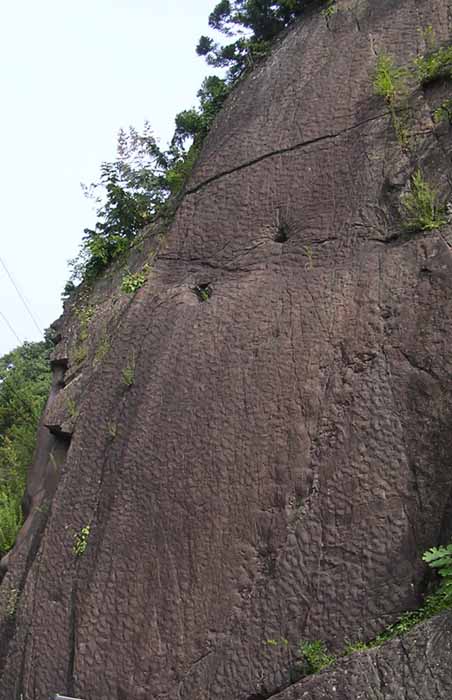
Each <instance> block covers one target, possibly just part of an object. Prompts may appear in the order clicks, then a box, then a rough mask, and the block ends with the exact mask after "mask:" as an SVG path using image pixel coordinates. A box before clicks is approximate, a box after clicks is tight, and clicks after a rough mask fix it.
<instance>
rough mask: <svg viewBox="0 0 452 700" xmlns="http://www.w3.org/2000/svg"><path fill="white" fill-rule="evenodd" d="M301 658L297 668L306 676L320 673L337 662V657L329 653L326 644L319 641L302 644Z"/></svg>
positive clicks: (300, 649) (303, 642)
mask: <svg viewBox="0 0 452 700" xmlns="http://www.w3.org/2000/svg"><path fill="white" fill-rule="evenodd" d="M299 657H300V661H299V662H298V663H297V667H298V668H299V670H300V671H302V672H303V675H306V676H308V675H310V674H312V673H318V672H319V671H322V669H324V668H327V667H328V666H331V664H334V662H335V661H336V657H335V656H333V655H332V654H329V653H328V650H327V648H326V645H325V643H324V642H322V641H321V640H319V639H316V640H315V641H312V642H307V641H302V642H300V644H299Z"/></svg>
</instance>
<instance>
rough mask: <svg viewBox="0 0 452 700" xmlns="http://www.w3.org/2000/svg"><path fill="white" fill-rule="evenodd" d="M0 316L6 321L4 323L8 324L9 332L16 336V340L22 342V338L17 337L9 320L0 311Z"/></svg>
mask: <svg viewBox="0 0 452 700" xmlns="http://www.w3.org/2000/svg"><path fill="white" fill-rule="evenodd" d="M0 316H1V317H2V319H3V320H4V322H5V323H6V325H7V326H8V328H9V330H10V331H11V333H12V334H13V335H15V336H16V338H17V340H18V341H19V343H22V340H21V339H20V338H19V336H18V335H17V333H16V331H15V330H14V328H13V327H12V325H11V324H10V322H9V321H8V319H7V318H6V316H5V314H3V313H2V312H1V311H0Z"/></svg>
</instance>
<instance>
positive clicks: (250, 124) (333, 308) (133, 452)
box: [0, 0, 452, 700]
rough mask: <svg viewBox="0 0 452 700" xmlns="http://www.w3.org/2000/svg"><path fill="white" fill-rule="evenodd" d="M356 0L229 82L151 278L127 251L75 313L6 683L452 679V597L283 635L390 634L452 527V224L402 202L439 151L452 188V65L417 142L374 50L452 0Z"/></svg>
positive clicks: (420, 43)
mask: <svg viewBox="0 0 452 700" xmlns="http://www.w3.org/2000/svg"><path fill="white" fill-rule="evenodd" d="M337 6H338V11H337V12H336V14H335V15H334V16H331V17H330V18H329V19H328V21H327V20H326V18H325V17H323V16H322V15H321V14H320V11H319V7H318V6H316V3H314V4H313V5H312V7H311V9H310V10H309V11H308V12H307V14H306V16H305V17H304V18H303V20H302V21H301V22H300V23H299V24H298V25H297V26H295V27H294V28H293V30H292V31H290V32H289V33H288V35H287V36H286V37H285V38H284V39H283V40H281V41H280V42H279V43H278V44H277V45H276V46H275V49H274V51H273V52H272V54H271V56H270V57H269V59H268V60H266V61H265V62H264V63H263V64H262V65H261V66H258V67H256V69H255V70H254V71H253V73H252V74H251V75H250V76H249V77H248V78H246V79H245V80H243V81H242V82H241V83H240V84H239V86H238V87H237V88H236V89H235V90H234V92H233V93H232V95H231V96H230V98H229V99H228V101H227V103H226V106H225V108H224V110H223V112H222V113H221V115H220V117H219V118H218V120H217V123H216V125H215V127H214V128H213V130H212V132H211V134H210V136H209V138H208V140H207V143H206V144H205V147H204V150H203V152H202V154H201V158H200V160H199V162H198V164H197V167H196V168H195V170H194V172H193V175H192V178H191V181H190V182H189V183H188V187H187V191H186V193H185V196H184V197H183V199H182V201H181V203H180V205H179V207H178V209H177V212H176V216H175V219H174V221H173V223H172V224H171V225H168V226H167V227H166V228H164V229H162V228H160V229H158V230H149V231H147V232H145V233H144V235H143V238H142V240H141V241H140V242H139V243H138V245H137V247H136V248H135V250H134V251H133V252H132V257H131V260H130V261H129V263H128V264H129V266H130V268H131V269H139V268H140V267H141V266H143V265H144V264H145V263H146V262H148V263H150V264H152V269H151V272H150V273H149V276H148V280H147V282H146V284H145V285H144V286H143V287H142V288H141V289H140V290H139V291H138V292H137V293H136V294H135V295H134V296H133V297H131V296H130V295H126V294H124V293H122V292H121V291H120V280H121V275H122V274H123V272H122V271H121V269H119V268H118V269H116V270H112V271H111V272H110V276H109V277H105V278H104V279H102V280H101V281H100V282H99V283H98V284H97V286H96V287H95V288H94V289H93V290H91V291H89V290H81V292H80V293H79V296H78V299H77V300H76V302H75V304H73V305H72V307H71V308H68V309H67V311H66V313H65V315H64V316H63V319H62V322H61V327H60V328H59V329H58V332H59V334H60V336H61V339H60V342H59V343H58V345H57V347H56V351H55V356H54V364H55V367H56V371H58V372H60V373H61V371H62V369H61V368H63V373H62V375H61V376H58V377H57V378H56V382H55V387H54V391H53V393H52V396H51V399H50V400H49V405H48V408H47V411H46V414H45V415H44V418H43V428H42V430H43V438H42V442H41V443H40V446H39V448H38V449H40V450H43V452H41V453H40V454H41V457H38V458H37V461H36V464H35V466H34V467H33V468H32V470H31V473H30V480H29V486H28V498H27V501H28V503H29V506H30V508H31V510H30V515H29V518H28V520H27V523H26V528H25V531H24V533H22V534H21V535H20V536H19V539H18V543H17V545H16V547H15V549H14V550H13V551H12V553H11V554H10V555H9V557H8V560H7V561H6V562H4V568H5V569H7V572H6V573H5V576H4V579H3V583H2V587H1V589H0V604H1V609H2V616H3V618H2V619H3V638H2V646H1V647H0V651H1V652H2V655H3V660H2V664H3V674H2V678H1V680H0V697H1V698H5V700H6V699H7V698H8V700H9V699H10V698H17V700H19V698H21V696H23V699H24V700H38V699H39V700H41V698H43V697H46V696H47V694H49V693H50V692H61V693H66V694H68V695H74V696H75V697H81V698H85V700H107V698H108V700H142V699H144V698H146V699H148V698H153V699H154V700H164V699H165V700H166V699H167V698H179V699H180V700H195V699H196V700H214V699H215V700H226V699H228V700H231V698H234V699H235V700H259V699H261V700H262V698H269V697H273V696H278V697H280V698H281V700H301V699H302V698H311V699H313V700H316V699H317V698H319V699H320V698H330V697H331V698H338V700H342V699H343V700H345V699H346V698H347V700H348V698H352V697H353V698H356V699H358V698H366V699H367V698H369V699H370V698H384V699H385V700H386V699H389V698H391V699H394V700H395V698H402V697H405V698H407V699H411V698H415V697H416V698H418V697H419V698H422V699H425V700H427V699H429V700H430V698H432V697H435V698H436V697H437V698H446V697H449V696H450V694H451V690H452V687H451V686H452V683H451V681H450V679H449V675H448V673H447V672H446V670H447V667H448V661H447V656H446V652H447V649H448V648H449V646H450V633H451V622H450V616H449V615H447V614H444V615H443V617H441V618H438V619H437V618H435V619H433V620H431V621H429V622H428V623H425V625H423V626H420V627H419V628H418V629H416V630H415V631H414V632H412V633H411V636H410V637H407V638H406V640H405V639H404V640H395V641H393V642H391V643H390V644H388V645H386V646H384V647H382V648H380V649H376V650H373V651H371V652H366V653H365V654H358V655H356V656H352V657H350V658H348V659H343V660H341V661H340V662H338V665H337V666H335V667H333V668H331V669H329V670H327V671H324V672H323V673H321V674H320V675H319V676H318V677H317V676H316V677H312V678H307V679H304V680H297V681H295V680H294V678H293V676H292V675H291V674H290V672H289V671H290V668H289V667H290V659H289V658H288V657H287V655H286V656H285V655H284V653H283V652H281V651H277V652H275V650H274V649H273V648H272V647H271V645H268V644H266V643H265V640H267V639H282V638H287V639H288V640H289V641H290V644H297V643H298V641H300V640H301V639H304V640H317V639H321V640H324V641H325V642H326V643H327V645H328V646H329V647H330V648H331V649H332V650H335V651H341V650H342V649H343V648H344V646H345V644H346V642H347V641H356V640H358V639H361V640H366V639H370V638H372V637H373V636H375V635H376V634H377V633H378V632H380V631H381V630H382V629H383V628H384V627H385V626H387V625H388V624H390V623H391V622H393V621H394V620H396V619H397V618H398V616H399V615H400V613H401V612H403V611H405V610H407V609H410V608H414V607H416V606H417V605H418V604H419V602H420V600H421V598H422V594H423V593H424V592H425V589H426V572H425V569H424V567H423V565H422V563H421V562H420V554H421V553H422V552H423V551H424V550H425V549H426V548H428V547H430V546H432V545H435V544H437V543H438V542H440V541H441V542H444V541H446V540H447V539H448V538H449V537H450V535H451V530H452V527H451V526H452V517H451V515H452V499H451V488H452V472H451V469H450V454H451V450H452V434H451V431H450V425H451V422H452V391H451V389H452V380H451V377H452V372H451V369H452V368H451V354H450V351H449V348H450V344H451V340H452V294H451V291H452V256H451V246H452V229H451V227H450V226H448V225H447V226H444V227H443V228H442V229H441V230H438V231H432V232H429V233H415V234H413V233H407V232H405V231H404V229H403V225H402V215H401V207H400V198H401V195H402V194H403V192H405V191H406V190H407V188H408V187H409V182H410V177H411V176H412V174H413V172H414V171H415V169H416V168H418V167H420V168H421V169H422V172H423V174H424V176H425V178H426V180H428V181H429V182H430V183H432V185H433V186H435V187H436V189H437V190H438V192H439V193H440V195H441V197H442V198H443V200H444V201H446V200H448V199H449V197H450V180H449V176H450V130H449V127H448V125H441V126H435V125H434V123H433V121H432V118H431V114H432V110H433V109H434V108H435V106H437V105H438V101H439V100H440V99H442V95H443V92H444V89H445V88H444V85H443V84H437V85H433V86H430V87H429V88H428V89H426V90H424V91H422V90H421V89H419V88H417V89H413V92H412V94H410V96H409V107H410V109H411V110H412V111H411V112H410V114H411V116H410V134H411V137H410V147H409V148H405V149H402V148H401V146H400V144H399V143H398V141H397V138H396V136H395V134H394V130H393V127H392V125H391V117H390V114H389V111H388V109H387V107H386V105H385V103H384V100H382V99H381V98H379V97H376V96H374V94H373V88H372V79H373V74H374V70H375V64H376V56H377V54H378V53H379V52H382V51H387V52H389V53H391V54H392V55H394V56H395V57H396V59H397V61H398V62H399V63H401V64H407V63H409V62H411V61H412V60H413V59H414V58H415V57H416V55H418V54H419V53H422V52H423V51H425V48H426V47H425V43H424V41H425V40H424V38H423V34H422V32H420V31H419V29H422V28H423V27H426V26H428V25H432V26H433V28H434V31H435V33H436V36H437V38H438V40H439V41H445V40H447V39H449V37H450V28H451V24H450V10H449V6H448V2H446V0H432V1H431V2H429V3H426V2H421V1H416V0H379V1H378V2H373V1H371V0H357V1H348V0H338V2H337ZM197 288H201V289H207V288H208V290H209V294H210V296H209V294H207V295H203V294H200V293H199V289H198V293H196V292H195V291H193V290H195V289H197ZM206 296H207V297H208V298H207V299H205V297H206ZM45 426H47V427H45ZM46 431H50V435H51V438H52V440H57V441H64V445H65V449H64V458H63V457H61V455H62V454H63V450H60V452H59V454H60V457H61V458H60V457H59V458H58V459H53V460H52V458H51V455H52V450H53V446H52V445H48V444H47V445H45V444H44V442H45V440H47V439H48V438H47V437H44V436H45V435H47V433H46ZM43 465H44V466H43ZM51 467H52V468H54V471H55V474H56V477H55V478H52V479H48V474H49V469H50V468H51ZM37 493H40V494H41V495H40V499H41V500H39V503H41V502H42V503H45V507H44V508H41V506H39V503H38V506H39V507H37V506H36V503H37V502H38V501H36V494H37ZM38 519H39V523H40V524H39V527H38ZM427 677H428V678H429V682H428V683H426V682H423V679H424V680H425V678H427ZM432 688H434V689H435V690H433V691H432ZM278 693H281V695H277V694H278ZM415 693H417V695H416V694H415Z"/></svg>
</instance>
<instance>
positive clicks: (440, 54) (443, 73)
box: [415, 46, 452, 85]
mask: <svg viewBox="0 0 452 700" xmlns="http://www.w3.org/2000/svg"><path fill="white" fill-rule="evenodd" d="M415 68H416V73H417V78H418V80H419V81H420V83H421V84H422V85H427V84H428V83H431V82H433V81H434V80H437V79H438V78H452V46H441V47H440V48H439V49H436V51H433V52H431V53H428V54H427V55H425V56H420V57H419V58H417V59H416V61H415Z"/></svg>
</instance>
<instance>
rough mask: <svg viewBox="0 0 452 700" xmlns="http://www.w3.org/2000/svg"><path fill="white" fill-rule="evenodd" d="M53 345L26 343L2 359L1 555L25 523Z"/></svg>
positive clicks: (0, 399) (0, 428)
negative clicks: (26, 496)
mask: <svg viewBox="0 0 452 700" xmlns="http://www.w3.org/2000/svg"><path fill="white" fill-rule="evenodd" d="M50 348H51V343H50V342H49V341H42V342H40V343H24V344H23V345H21V346H20V347H18V348H16V349H15V350H13V351H12V352H9V353H7V354H6V355H4V356H3V357H1V358H0V555H2V554H4V553H5V552H7V551H8V550H9V549H10V548H11V547H12V545H13V544H14V540H15V538H16V534H17V531H18V529H19V528H20V526H21V524H22V509H21V501H22V496H23V493H24V490H25V481H26V474H27V469H28V466H29V464H30V462H31V460H32V457H33V451H34V447H35V443H36V431H37V428H38V424H39V419H40V416H41V413H42V409H43V407H44V404H45V402H46V399H47V396H48V393H49V387H50V367H49V353H50Z"/></svg>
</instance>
